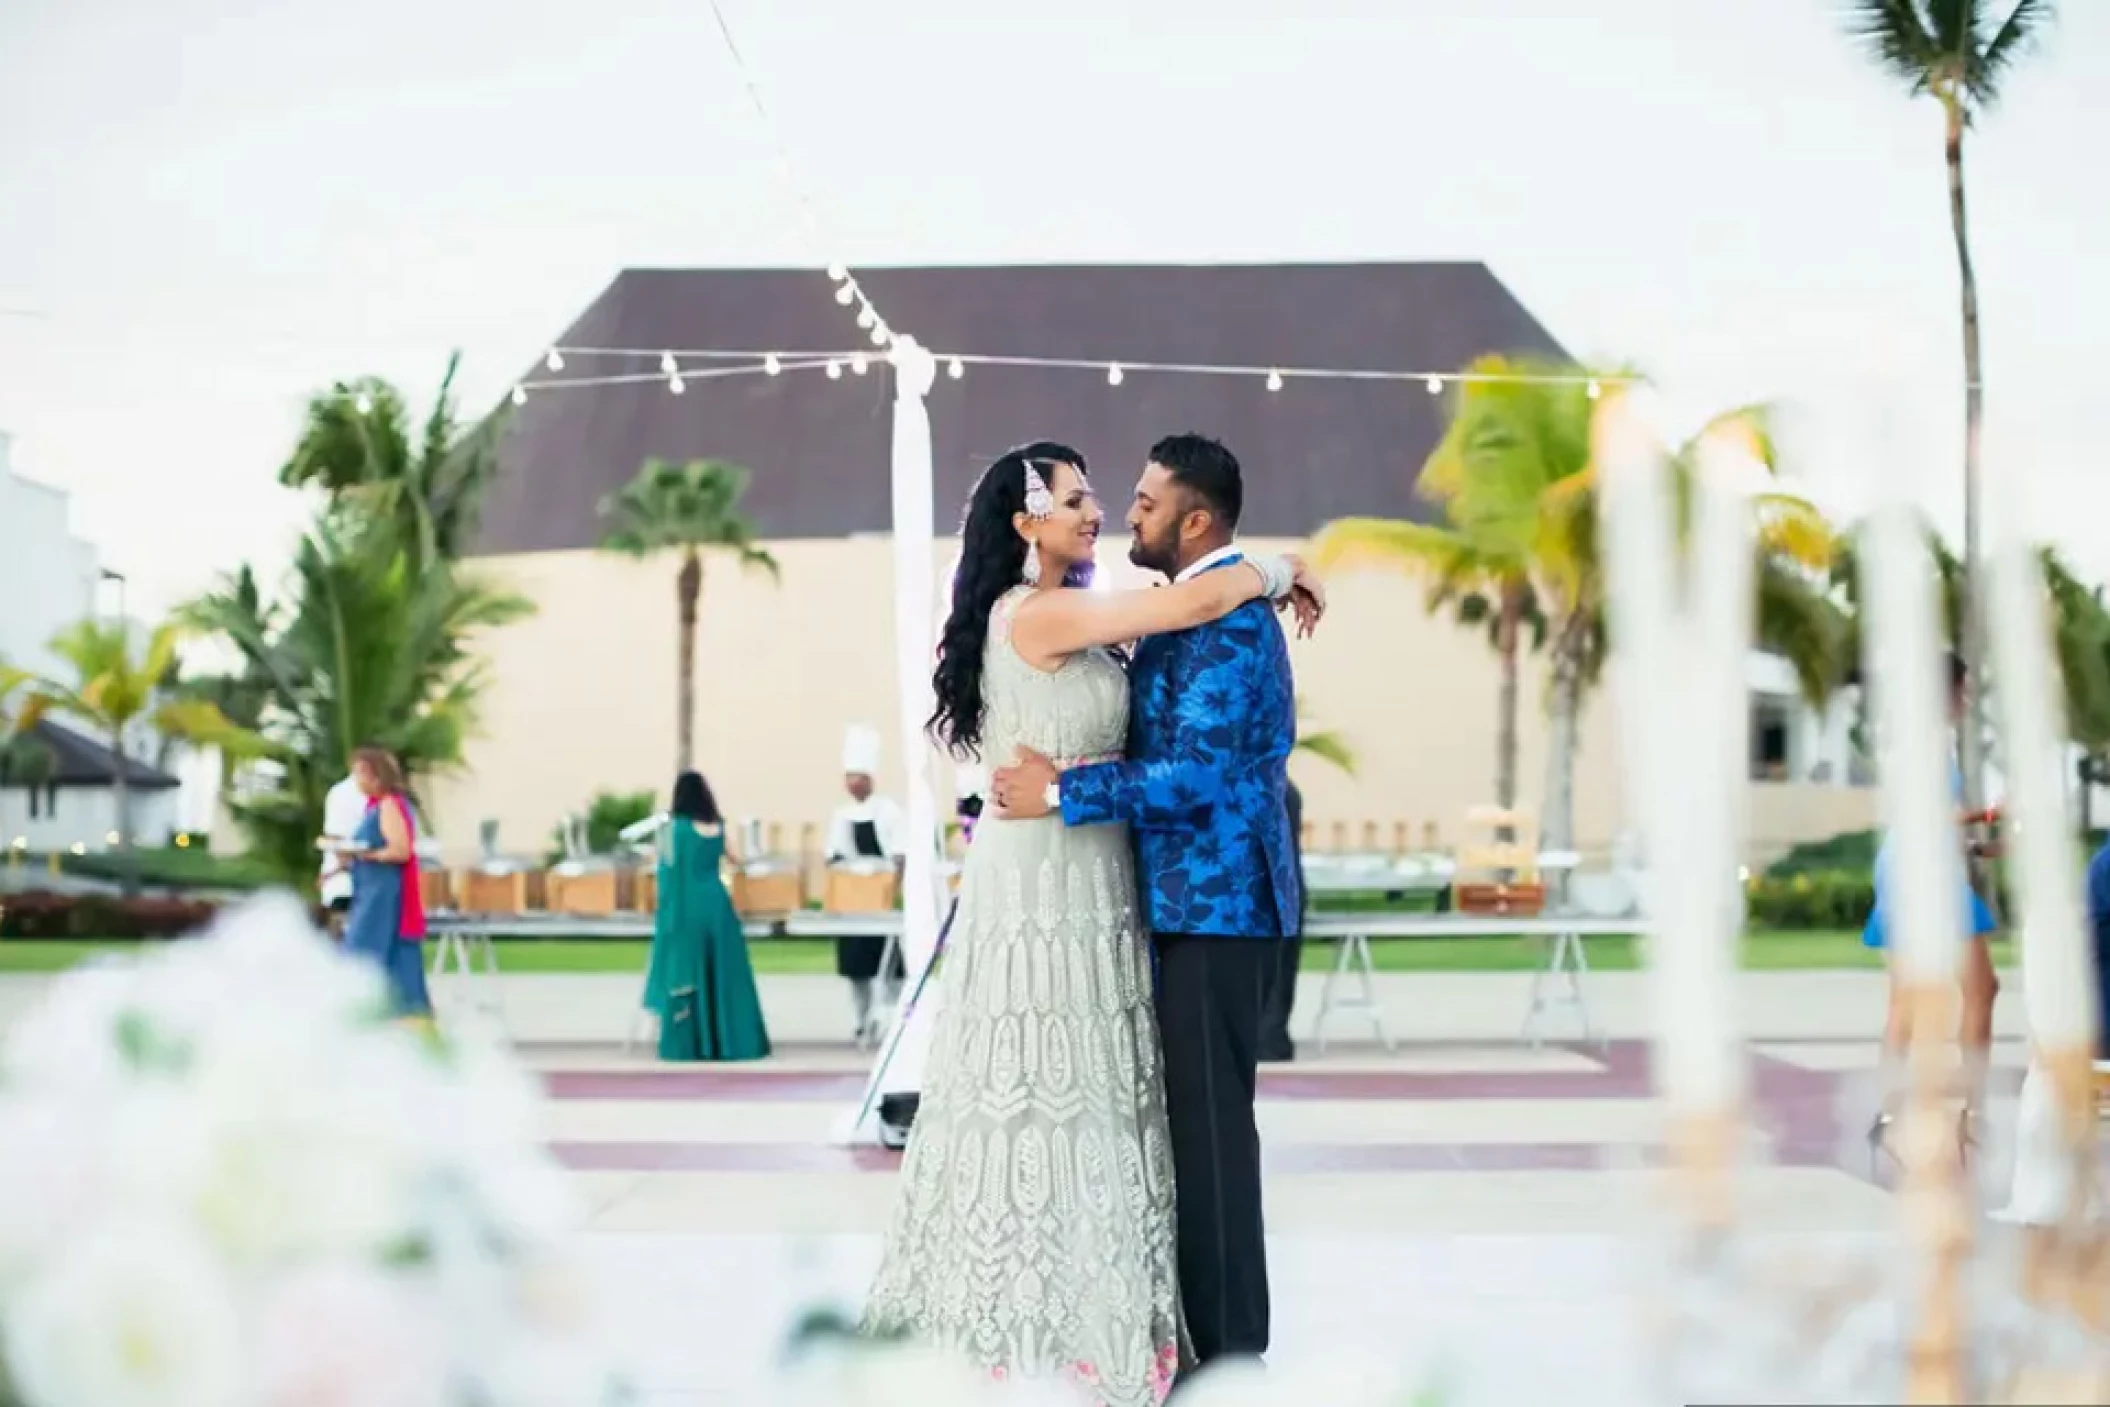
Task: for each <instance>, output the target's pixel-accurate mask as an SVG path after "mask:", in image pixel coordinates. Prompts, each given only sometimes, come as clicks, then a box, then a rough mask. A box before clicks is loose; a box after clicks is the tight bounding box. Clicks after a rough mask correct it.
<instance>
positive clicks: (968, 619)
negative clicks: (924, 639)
mask: <svg viewBox="0 0 2110 1407" xmlns="http://www.w3.org/2000/svg"><path fill="white" fill-rule="evenodd" d="M1029 461H1030V462H1031V463H1033V464H1034V465H1035V466H1036V467H1038V468H1039V470H1040V472H1041V473H1042V474H1043V475H1046V474H1049V473H1050V472H1052V466H1053V465H1055V464H1069V465H1074V466H1075V467H1076V470H1077V472H1078V473H1080V474H1082V473H1083V472H1084V456H1083V455H1081V454H1079V453H1078V452H1077V451H1076V450H1074V449H1071V448H1070V447H1069V446H1068V445H1063V444H1057V443H1055V442H1054V441H1053V440H1035V441H1034V442H1033V443H1031V444H1027V445H1020V446H1019V447H1018V448H1017V449H1013V450H1007V451H1005V452H1004V454H1003V455H1002V456H1001V457H999V458H998V459H997V461H996V463H994V464H992V465H990V466H989V467H988V468H987V469H985V470H983V471H982V477H981V480H980V481H979V482H978V483H976V484H975V486H974V492H973V493H972V494H970V495H969V496H968V499H967V512H966V514H965V516H964V517H963V518H962V519H961V521H960V567H959V570H958V571H957V572H955V573H954V574H953V579H952V611H951V613H950V614H949V615H947V616H946V617H945V631H944V633H943V634H942V635H941V636H940V637H939V640H938V668H937V672H936V673H935V674H933V675H932V676H931V691H932V692H933V693H934V694H936V695H937V699H938V707H937V710H936V712H934V713H932V714H931V716H930V722H929V724H928V725H927V726H928V727H929V729H930V733H931V736H932V737H934V738H936V739H937V740H938V741H939V742H941V743H943V744H944V745H945V747H946V749H947V750H948V751H950V752H951V753H952V755H953V756H954V757H957V758H960V759H962V760H966V759H970V758H974V757H977V756H979V754H980V751H981V746H982V709H983V700H982V664H983V659H982V655H983V651H984V647H985V646H986V645H987V643H988V640H989V613H990V612H991V611H992V610H994V609H995V608H996V603H997V600H998V598H1000V597H1001V596H1002V595H1003V594H1004V593H1005V592H1006V591H1009V590H1010V589H1011V588H1012V587H1014V586H1017V585H1018V584H1019V583H1020V582H1022V581H1024V580H1025V567H1026V544H1025V542H1024V540H1023V539H1021V538H1020V537H1019V535H1018V529H1017V528H1015V527H1013V526H1012V519H1013V518H1015V517H1017V516H1018V515H1019V514H1020V513H1023V512H1025V511H1026V465H1027V463H1028V462H1029ZM1090 571H1091V569H1090V566H1089V565H1088V564H1087V565H1084V566H1081V567H1078V568H1073V569H1072V570H1071V571H1070V573H1069V575H1068V577H1066V578H1065V582H1066V584H1068V585H1074V586H1081V585H1084V584H1085V583H1086V582H1087V581H1088V580H1089V578H1090Z"/></svg>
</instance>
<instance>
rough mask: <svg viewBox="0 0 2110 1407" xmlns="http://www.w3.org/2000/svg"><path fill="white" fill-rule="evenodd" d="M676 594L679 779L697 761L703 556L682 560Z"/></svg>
mask: <svg viewBox="0 0 2110 1407" xmlns="http://www.w3.org/2000/svg"><path fill="white" fill-rule="evenodd" d="M674 591H675V601H676V610H677V617H678V620H679V622H680V625H679V628H680V632H681V638H680V641H679V644H678V645H677V647H676V662H675V666H674V668H675V673H676V677H675V680H674V754H675V756H674V771H675V773H676V774H677V775H678V774H680V773H682V772H686V771H688V770H689V769H690V767H691V766H693V765H694V762H695V757H696V612H697V606H698V603H699V602H700V601H701V600H702V599H703V556H702V554H700V553H699V552H697V551H696V550H695V549H694V548H690V549H689V550H688V552H686V553H685V554H683V556H682V560H681V573H680V575H678V576H677V577H675V579H674Z"/></svg>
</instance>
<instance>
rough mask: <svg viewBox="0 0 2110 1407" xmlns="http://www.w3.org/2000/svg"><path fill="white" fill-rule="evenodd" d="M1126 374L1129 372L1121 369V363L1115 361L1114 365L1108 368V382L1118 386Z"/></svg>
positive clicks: (1110, 384)
mask: <svg viewBox="0 0 2110 1407" xmlns="http://www.w3.org/2000/svg"><path fill="white" fill-rule="evenodd" d="M1126 375H1127V373H1126V372H1124V371H1122V370H1121V363H1119V362H1115V363H1114V364H1113V365H1112V366H1110V367H1108V368H1107V369H1106V384H1107V385H1109V386H1118V385H1120V384H1121V382H1122V380H1123V378H1124V377H1125V376H1126Z"/></svg>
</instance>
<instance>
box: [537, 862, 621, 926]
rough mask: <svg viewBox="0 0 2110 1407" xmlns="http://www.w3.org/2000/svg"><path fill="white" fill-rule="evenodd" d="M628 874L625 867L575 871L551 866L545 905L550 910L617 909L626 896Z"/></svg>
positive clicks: (593, 911) (596, 911)
mask: <svg viewBox="0 0 2110 1407" xmlns="http://www.w3.org/2000/svg"><path fill="white" fill-rule="evenodd" d="M629 878H630V876H629V874H628V873H626V872H625V871H622V870H613V869H609V870H586V871H584V872H583V873H579V874H566V873H564V871H563V870H561V869H558V870H552V871H551V872H550V876H549V884H548V889H549V902H548V904H547V906H546V907H547V908H548V909H549V911H550V912H551V913H553V914H591V915H596V916H606V915H608V914H613V913H616V912H619V911H620V910H621V909H623V908H624V907H625V905H624V902H623V901H624V900H625V899H626V898H627V897H628V891H629V889H630V885H629V883H628V881H629Z"/></svg>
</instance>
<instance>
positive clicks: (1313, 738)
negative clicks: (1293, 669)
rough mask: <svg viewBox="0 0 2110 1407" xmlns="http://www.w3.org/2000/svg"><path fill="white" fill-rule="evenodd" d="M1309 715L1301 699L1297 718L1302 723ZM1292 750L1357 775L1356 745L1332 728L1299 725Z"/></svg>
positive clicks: (1298, 704) (1350, 774) (1351, 774)
mask: <svg viewBox="0 0 2110 1407" xmlns="http://www.w3.org/2000/svg"><path fill="white" fill-rule="evenodd" d="M1308 716H1309V714H1308V712H1307V711H1306V709H1305V707H1304V704H1303V701H1302V700H1299V701H1298V703H1297V718H1298V720H1299V722H1300V723H1301V722H1302V720H1304V719H1305V718H1307V717H1308ZM1290 751H1291V752H1301V753H1303V754H1305V755H1306V756H1307V757H1316V758H1318V759H1319V760H1320V761H1321V762H1324V763H1327V764H1328V765H1330V766H1333V767H1338V768H1340V769H1341V770H1342V771H1343V772H1346V773H1347V774H1348V775H1349V776H1351V777H1352V776H1354V775H1355V768H1356V761H1355V748H1354V746H1353V745H1352V744H1351V743H1349V741H1348V739H1347V737H1346V736H1344V735H1343V734H1341V733H1338V732H1335V731H1334V730H1333V729H1331V728H1321V729H1309V728H1303V727H1299V728H1298V729H1297V741H1296V742H1295V743H1294V744H1292V745H1291V747H1290Z"/></svg>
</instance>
